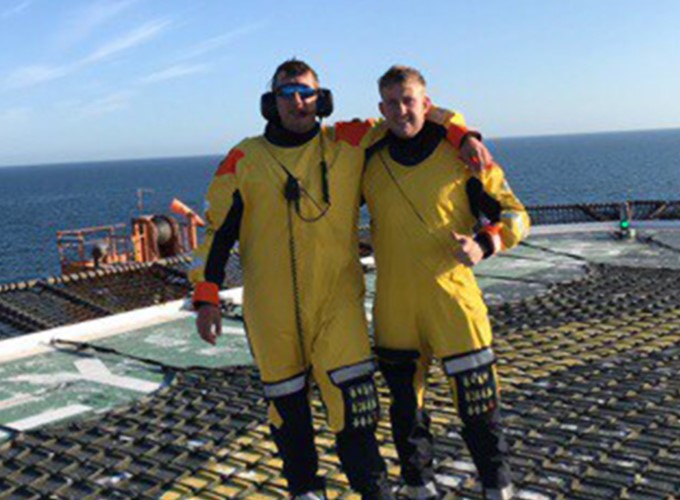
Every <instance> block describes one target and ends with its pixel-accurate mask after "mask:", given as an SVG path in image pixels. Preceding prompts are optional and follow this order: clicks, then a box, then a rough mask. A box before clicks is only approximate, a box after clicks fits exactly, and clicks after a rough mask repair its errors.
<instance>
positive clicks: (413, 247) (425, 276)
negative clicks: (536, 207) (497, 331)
mask: <svg viewBox="0 0 680 500" xmlns="http://www.w3.org/2000/svg"><path fill="white" fill-rule="evenodd" d="M379 90H380V97H381V102H380V111H381V113H382V114H383V116H384V117H385V122H386V124H387V127H388V128H389V132H388V133H387V135H386V136H385V137H384V138H383V139H381V140H380V141H378V142H377V143H376V144H374V145H373V146H372V147H371V148H369V150H368V151H367V164H366V170H365V173H364V178H363V195H364V198H365V199H366V202H367V204H368V208H369V212H370V214H371V230H372V239H373V246H374V251H375V262H376V269H377V280H376V297H375V304H374V316H373V317H374V326H375V345H376V347H375V351H376V353H377V355H378V362H379V366H380V369H381V371H382V373H383V375H384V377H385V380H386V382H387V385H388V386H389V388H390V392H391V396H392V404H391V407H390V417H391V421H392V432H393V436H394V441H395V445H396V447H397V452H398V454H399V460H400V464H401V476H402V480H403V486H402V487H401V489H400V494H402V495H403V496H406V497H407V498H414V499H422V498H437V495H438V493H437V489H436V485H435V476H434V468H433V436H432V434H431V433H430V430H429V417H428V415H427V412H426V411H425V405H424V396H425V388H426V377H427V372H428V368H429V366H430V364H431V362H432V358H433V357H436V358H438V359H439V360H440V361H441V363H442V365H443V369H444V372H445V374H446V375H447V377H448V378H449V380H450V384H451V389H452V395H453V402H454V405H455V407H456V408H457V410H458V415H459V416H460V418H461V420H462V422H463V428H462V436H463V439H464V441H465V443H466V445H467V447H468V449H469V450H470V454H471V455H472V458H473V461H474V463H475V465H476V467H477V470H478V472H479V475H480V478H481V481H482V485H483V488H484V492H485V495H486V497H487V498H510V497H511V496H512V482H511V475H510V469H509V466H508V461H507V451H508V446H507V443H506V440H505V438H504V436H503V433H502V429H501V417H500V407H499V403H500V402H499V384H498V378H497V374H496V368H495V364H496V357H495V355H494V352H493V349H492V335H491V328H490V324H489V319H488V315H487V309H486V306H485V304H484V301H483V299H482V294H481V292H480V290H479V287H478V286H477V283H476V282H475V278H474V274H473V272H472V269H471V268H472V267H473V266H474V265H475V264H477V263H479V262H480V261H481V260H482V259H484V258H487V257H490V256H492V255H494V254H495V253H497V252H498V251H500V250H502V249H506V248H512V247H514V246H515V245H517V244H518V243H519V241H520V240H521V239H522V238H523V237H525V236H526V234H527V231H528V227H529V218H528V216H527V213H526V211H525V209H524V207H523V206H522V204H521V203H520V202H519V200H518V199H517V198H516V197H515V196H514V194H513V193H512V191H511V190H510V187H509V186H508V183H507V182H506V180H505V177H504V174H503V171H502V170H501V168H500V167H499V166H498V165H496V164H491V165H489V166H488V167H487V168H484V169H483V170H482V171H481V173H479V174H477V175H473V174H472V173H471V172H470V170H469V169H467V168H466V167H465V165H464V164H463V163H462V162H461V161H460V160H459V159H458V152H457V150H456V149H455V148H453V147H451V144H450V143H449V142H448V141H447V140H446V136H447V131H446V129H445V128H444V127H442V126H440V125H437V124H436V123H433V122H430V121H427V120H426V118H425V117H426V116H427V114H428V112H429V111H430V108H431V106H432V105H431V102H430V99H429V97H428V96H427V92H426V84H425V79H424V78H423V76H422V74H421V73H420V72H419V71H417V70H415V69H413V68H409V67H406V66H393V67H392V68H390V69H389V70H388V71H387V72H386V73H385V74H384V75H383V76H382V77H381V78H380V80H379Z"/></svg>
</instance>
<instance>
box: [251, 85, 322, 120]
mask: <svg viewBox="0 0 680 500" xmlns="http://www.w3.org/2000/svg"><path fill="white" fill-rule="evenodd" d="M260 113H261V114H262V117H263V118H264V119H265V120H267V121H268V122H269V121H277V120H278V119H279V111H278V109H277V108H276V94H274V92H265V93H264V94H262V97H260ZM332 113H333V94H332V93H331V91H330V90H329V89H319V90H318V98H317V101H316V116H318V117H319V118H326V117H328V116H330V115H331V114H332Z"/></svg>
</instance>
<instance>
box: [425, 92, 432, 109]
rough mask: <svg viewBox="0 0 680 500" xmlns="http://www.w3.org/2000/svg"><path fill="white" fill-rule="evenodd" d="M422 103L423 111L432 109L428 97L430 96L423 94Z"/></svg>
mask: <svg viewBox="0 0 680 500" xmlns="http://www.w3.org/2000/svg"><path fill="white" fill-rule="evenodd" d="M423 105H424V106H425V113H427V112H428V111H430V109H432V100H431V99H430V96H427V95H426V96H425V98H424V99H423Z"/></svg>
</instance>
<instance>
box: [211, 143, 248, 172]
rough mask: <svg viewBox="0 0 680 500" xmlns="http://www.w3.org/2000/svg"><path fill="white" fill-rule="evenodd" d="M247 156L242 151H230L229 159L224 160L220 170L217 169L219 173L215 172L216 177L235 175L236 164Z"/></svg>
mask: <svg viewBox="0 0 680 500" xmlns="http://www.w3.org/2000/svg"><path fill="white" fill-rule="evenodd" d="M244 156H245V153H244V152H243V151H241V150H240V149H232V150H231V151H229V154H228V155H227V157H226V158H225V159H224V160H222V163H220V166H219V168H218V169H217V172H215V177H219V176H221V175H229V174H232V175H233V174H235V173H236V164H237V163H238V162H239V160H241V158H243V157H244Z"/></svg>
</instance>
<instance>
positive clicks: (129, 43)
mask: <svg viewBox="0 0 680 500" xmlns="http://www.w3.org/2000/svg"><path fill="white" fill-rule="evenodd" d="M170 24H171V23H170V21H167V20H160V19H159V20H155V21H151V22H149V23H146V24H144V25H142V26H140V27H139V28H137V29H135V30H133V31H130V32H128V33H126V34H125V35H122V36H120V37H118V38H115V39H113V40H111V41H109V42H108V43H105V44H104V45H102V46H101V47H99V48H98V49H96V50H95V51H94V52H92V53H90V54H89V55H88V56H86V57H84V58H83V59H80V60H78V61H75V62H73V63H71V64H63V65H60V66H49V65H40V64H34V65H29V66H24V67H22V68H18V69H16V70H14V71H13V72H12V73H10V74H9V76H8V77H7V78H5V81H4V82H3V83H2V85H0V89H4V90H13V89H22V88H26V87H31V86H33V85H38V84H40V83H45V82H49V81H52V80H56V79H58V78H62V77H64V76H66V75H69V74H71V73H74V72H75V71H77V70H79V69H82V68H84V67H86V66H89V65H92V64H96V63H99V62H102V61H104V60H106V59H109V58H111V57H113V56H114V55H116V54H119V53H121V52H124V51H127V50H130V49H132V48H135V47H137V46H139V45H142V44H144V43H146V42H148V41H150V40H152V39H154V38H156V37H157V36H159V35H160V34H161V33H162V32H163V31H164V30H165V29H166V28H167V27H168V26H169V25H170Z"/></svg>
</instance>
